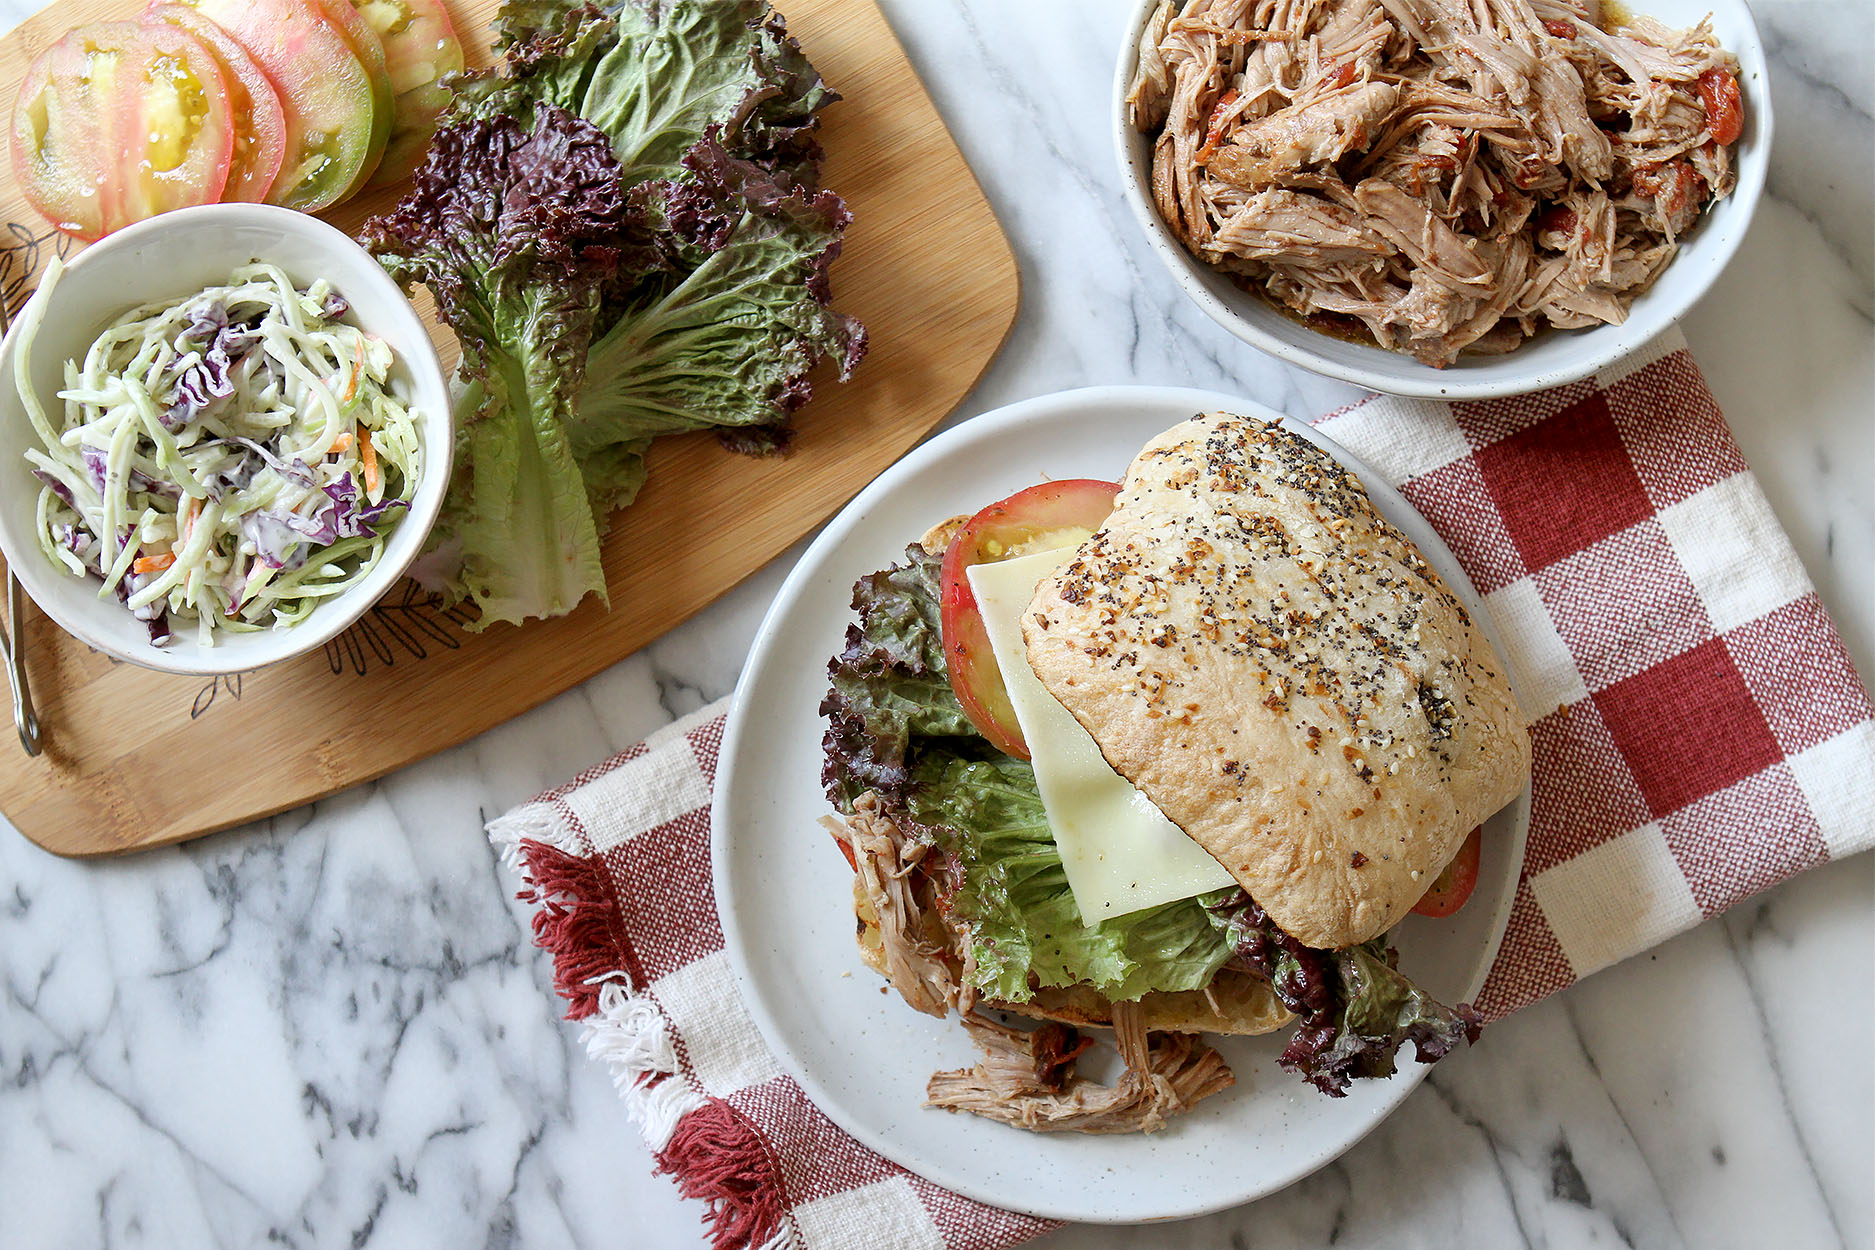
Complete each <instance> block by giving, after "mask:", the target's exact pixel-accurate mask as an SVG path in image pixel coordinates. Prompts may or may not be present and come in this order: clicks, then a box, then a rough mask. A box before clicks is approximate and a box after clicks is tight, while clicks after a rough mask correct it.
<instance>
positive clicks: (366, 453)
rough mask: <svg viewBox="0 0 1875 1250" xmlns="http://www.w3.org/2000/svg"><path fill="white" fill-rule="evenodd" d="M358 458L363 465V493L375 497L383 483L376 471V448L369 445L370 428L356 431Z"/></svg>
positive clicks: (380, 475)
mask: <svg viewBox="0 0 1875 1250" xmlns="http://www.w3.org/2000/svg"><path fill="white" fill-rule="evenodd" d="M358 459H359V462H360V463H361V464H363V465H364V470H365V493H366V494H367V495H370V496H371V497H372V498H373V499H375V498H377V494H378V491H379V489H380V488H381V487H382V486H383V485H384V478H383V475H382V474H380V473H379V472H378V449H377V448H376V447H374V446H372V445H371V431H370V430H365V429H361V430H359V431H358Z"/></svg>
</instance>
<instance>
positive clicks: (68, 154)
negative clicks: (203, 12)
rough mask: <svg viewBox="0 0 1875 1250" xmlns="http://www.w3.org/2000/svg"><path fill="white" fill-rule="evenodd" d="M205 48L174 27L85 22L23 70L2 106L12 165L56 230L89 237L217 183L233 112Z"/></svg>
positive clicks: (193, 199) (207, 195) (214, 193)
mask: <svg viewBox="0 0 1875 1250" xmlns="http://www.w3.org/2000/svg"><path fill="white" fill-rule="evenodd" d="M227 96H228V91H227V82H226V80H225V78H224V77H223V75H222V71H221V66H220V64H219V63H218V62H217V61H216V60H215V58H214V55H213V54H212V53H210V52H209V50H208V49H207V48H205V47H204V46H202V44H201V43H200V42H199V41H198V40H196V39H193V38H191V37H190V36H189V35H187V34H185V33H184V32H182V31H180V30H177V29H174V28H173V27H167V26H165V27H159V28H148V27H144V26H140V25H138V24H137V23H135V22H94V23H92V24H90V25H87V26H80V27H77V28H76V29H74V30H72V31H71V32H69V33H68V34H67V35H66V36H65V37H64V38H63V39H61V40H59V41H58V42H57V43H55V44H53V45H52V47H51V48H49V49H47V50H46V52H45V54H44V55H42V56H41V57H40V58H39V59H38V60H37V61H35V62H34V63H33V65H32V67H31V68H30V69H29V70H28V71H27V75H26V79H25V81H24V82H23V83H22V84H21V86H20V94H19V98H18V100H17V102H16V103H15V105H14V108H13V172H14V176H15V177H16V178H17V180H18V181H19V184H20V188H21V190H22V191H23V192H24V194H25V196H26V199H27V200H28V202H30V203H31V204H32V206H33V207H34V208H36V209H38V210H39V211H40V212H41V213H43V214H44V215H45V217H46V218H47V220H49V221H51V222H52V224H53V225H55V226H56V227H58V228H59V229H60V230H63V231H65V232H66V233H67V234H71V235H75V236H77V237H78V238H81V239H95V238H98V237H99V236H100V235H105V234H109V233H110V232H111V231H113V230H116V229H118V228H120V227H122V226H127V225H129V224H130V223H131V222H133V221H142V220H143V219H144V218H146V217H154V216H156V214H158V213H161V212H167V211H168V210H170V209H172V208H187V207H189V206H191V205H195V204H210V203H213V202H214V201H216V200H217V199H219V198H220V197H221V194H222V191H223V190H224V189H225V188H226V187H227V185H228V168H229V164H230V161H231V159H232V156H233V152H234V122H233V119H232V118H231V116H230V115H229V110H228V99H227Z"/></svg>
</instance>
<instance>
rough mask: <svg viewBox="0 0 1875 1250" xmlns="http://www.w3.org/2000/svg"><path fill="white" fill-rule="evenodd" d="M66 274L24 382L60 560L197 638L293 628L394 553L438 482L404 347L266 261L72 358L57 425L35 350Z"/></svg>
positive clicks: (33, 314) (40, 305)
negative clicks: (391, 545)
mask: <svg viewBox="0 0 1875 1250" xmlns="http://www.w3.org/2000/svg"><path fill="white" fill-rule="evenodd" d="M60 272H61V266H60V264H59V262H58V261H56V260H55V261H54V262H53V263H52V265H51V266H49V267H48V269H47V271H46V274H45V277H44V279H43V280H42V282H41V283H40V286H39V290H38V291H37V292H36V293H35V295H34V297H33V300H32V302H31V304H30V305H29V306H28V308H27V309H26V310H25V313H24V315H23V320H22V324H21V327H20V334H21V341H20V350H19V351H18V352H16V353H15V355H14V361H15V378H14V381H15V384H16V386H17V389H18V391H19V395H20V399H21V403H22V404H23V406H24V407H25V410H26V413H27V416H28V418H29V419H30V420H31V421H32V424H33V428H34V430H35V432H36V433H37V434H38V437H39V440H40V443H41V446H40V447H38V448H32V449H29V450H28V451H27V452H26V458H27V460H28V461H29V462H30V463H31V465H32V467H33V473H34V476H35V477H37V478H38V479H39V480H40V482H41V484H42V485H41V489H40V493H39V500H38V526H37V529H38V535H39V543H40V547H41V549H42V550H43V551H44V552H45V554H46V556H47V558H48V559H51V560H53V561H55V562H56V563H58V564H60V565H62V566H63V567H64V568H66V569H67V570H68V571H69V572H71V573H72V574H74V575H77V576H97V577H100V578H101V579H102V581H103V586H102V587H101V589H100V591H99V595H100V597H103V596H107V595H113V594H114V595H116V596H117V597H118V598H119V599H120V600H122V601H123V602H124V604H125V606H126V607H127V608H128V609H129V610H130V611H131V612H132V613H134V614H135V615H136V616H137V617H138V618H139V619H141V620H143V621H145V622H146V623H147V624H148V625H149V627H150V636H151V642H152V643H153V644H154V645H158V646H160V645H163V644H164V643H166V642H167V641H168V640H169V636H170V634H171V631H172V622H174V623H179V624H188V625H193V627H194V629H195V634H196V638H197V640H198V641H199V642H201V643H202V644H204V645H208V644H211V643H212V642H213V641H214V634H215V632H216V631H217V630H233V631H248V630H256V629H269V628H283V627H286V626H290V625H293V624H295V623H297V622H298V621H300V620H303V619H304V618H305V617H306V615H307V614H308V613H310V612H311V611H312V610H313V609H314V608H315V607H317V606H318V604H319V603H320V601H322V600H324V599H327V598H330V597H332V596H334V595H338V594H341V593H343V592H344V591H345V590H346V589H347V588H348V587H350V586H351V585H352V584H353V583H355V582H356V581H357V580H358V579H359V578H361V577H363V576H364V575H365V574H366V573H368V572H369V571H370V570H371V569H372V568H373V567H374V566H375V565H376V564H377V562H378V560H379V559H380V558H382V556H383V553H384V546H385V543H386V542H387V541H388V538H389V536H390V534H391V533H392V532H393V531H394V529H395V527H396V525H397V523H398V521H399V520H400V519H401V517H402V514H403V511H404V509H405V508H407V506H408V504H409V502H410V499H411V496H412V494H413V493H414V490H415V486H416V482H417V480H418V477H419V476H420V474H421V471H422V464H421V454H422V453H421V449H420V446H419V442H418V436H417V429H416V425H415V422H414V421H413V419H412V417H411V414H410V412H409V411H408V410H407V409H406V408H405V406H404V405H403V403H401V402H400V401H399V400H398V399H397V398H396V397H395V396H394V395H393V394H391V392H390V389H389V371H390V368H391V364H392V353H391V349H390V346H389V345H388V344H387V343H385V342H384V341H383V340H382V339H379V338H377V337H375V336H373V335H370V334H367V333H365V332H364V331H362V330H360V329H358V328H357V327H356V326H352V325H348V324H346V323H345V322H343V321H342V320H340V318H341V317H342V316H343V315H344V313H345V311H346V309H347V305H346V303H345V301H344V299H343V298H342V297H340V296H339V295H338V294H337V293H336V292H335V291H333V289H332V287H331V285H330V284H329V283H327V282H326V281H325V280H324V279H318V280H315V281H314V282H313V283H311V284H310V285H309V286H308V287H307V288H306V289H305V290H300V289H298V288H297V287H296V286H295V284H294V283H293V282H292V280H291V279H289V278H288V277H287V275H286V274H285V273H283V272H282V271H281V270H280V269H278V268H277V267H275V266H273V265H268V264H250V265H245V266H242V267H241V268H239V269H236V270H235V271H234V273H233V274H232V276H231V278H230V281H229V283H228V284H227V285H225V286H218V287H211V288H209V289H207V290H204V291H201V292H198V293H196V294H194V295H191V296H188V297H186V298H184V299H180V300H172V301H164V302H159V303H153V304H147V305H144V306H142V307H139V308H135V309H132V310H131V311H130V312H128V313H125V314H124V315H123V316H122V317H120V318H119V319H118V320H117V321H116V322H114V323H113V324H112V325H111V326H110V327H109V328H107V329H106V330H105V331H104V332H103V333H102V334H100V335H99V337H98V338H97V340H96V341H95V342H94V343H93V344H92V346H91V348H90V350H89V351H88V352H87V353H86V355H85V359H84V361H83V363H82V364H80V363H79V362H77V361H73V360H68V361H66V362H65V366H64V388H63V389H62V390H60V391H59V393H58V394H59V398H60V399H61V400H62V401H63V402H64V408H63V411H62V413H61V414H59V416H58V418H57V419H55V418H54V417H53V416H52V415H51V414H49V413H48V412H47V411H46V409H45V407H44V405H42V404H41V403H40V402H39V398H38V395H37V393H36V392H35V391H34V389H33V388H32V386H31V384H30V377H29V364H28V362H29V361H30V359H31V355H32V340H33V336H34V333H35V331H36V330H37V328H38V324H39V321H40V319H41V316H42V315H43V310H44V306H45V302H46V300H48V299H49V298H50V296H51V292H52V290H53V288H54V287H55V286H56V285H57V282H58V278H59V274H60Z"/></svg>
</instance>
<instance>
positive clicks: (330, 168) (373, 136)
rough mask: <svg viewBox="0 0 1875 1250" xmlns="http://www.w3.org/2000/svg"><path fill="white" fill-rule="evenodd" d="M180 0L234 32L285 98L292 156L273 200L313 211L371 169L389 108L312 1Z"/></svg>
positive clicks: (283, 105) (326, 205)
mask: <svg viewBox="0 0 1875 1250" xmlns="http://www.w3.org/2000/svg"><path fill="white" fill-rule="evenodd" d="M181 3H184V4H187V5H188V6H189V7H190V8H192V9H194V10H195V11H196V12H198V13H200V14H201V15H202V16H203V17H206V18H207V19H208V20H209V21H211V22H214V23H215V24H216V25H217V26H219V27H221V28H222V29H223V30H225V31H227V32H228V33H229V34H230V35H232V36H234V39H235V41H236V42H237V43H239V44H240V45H241V46H242V47H243V48H246V49H247V51H248V55H249V56H252V57H253V58H254V60H255V61H256V62H258V63H259V65H260V67H261V69H262V70H264V71H265V72H266V74H267V80H268V81H269V82H271V83H272V84H273V88H274V91H275V92H276V93H278V95H279V97H280V105H281V108H282V109H283V110H284V113H285V117H286V160H285V163H284V164H283V165H282V166H281V169H280V174H279V176H278V177H277V178H275V179H274V184H273V187H272V189H271V190H269V191H268V193H267V202H268V203H269V204H283V205H285V206H286V207H288V208H297V209H300V210H302V211H304V212H309V213H310V212H315V211H317V210H318V209H322V208H329V207H331V206H332V205H334V204H336V203H338V202H339V201H340V200H341V199H343V198H344V197H345V196H346V194H348V193H349V192H350V190H351V188H352V187H353V186H354V185H356V184H362V183H363V181H364V179H365V178H366V177H368V176H370V173H371V170H372V168H373V164H372V163H373V162H375V161H376V160H377V157H378V153H379V152H380V151H382V148H383V135H385V134H388V132H389V122H388V120H385V119H384V118H383V114H384V112H385V110H384V108H383V107H382V106H381V105H380V103H379V99H378V95H377V93H376V90H375V88H374V87H373V84H372V80H371V75H370V73H369V72H368V71H367V70H366V68H365V64H364V62H363V61H362V60H360V59H359V57H358V54H357V53H356V52H353V51H352V48H351V45H350V44H349V43H347V42H346V40H345V37H344V36H343V35H341V34H340V33H339V31H338V30H337V29H336V28H335V27H334V26H333V25H332V23H330V22H328V21H326V19H325V18H324V17H323V16H322V15H321V13H320V11H319V10H318V8H316V7H315V6H314V5H313V4H312V2H311V0H181ZM380 127H381V128H382V131H381V132H380Z"/></svg>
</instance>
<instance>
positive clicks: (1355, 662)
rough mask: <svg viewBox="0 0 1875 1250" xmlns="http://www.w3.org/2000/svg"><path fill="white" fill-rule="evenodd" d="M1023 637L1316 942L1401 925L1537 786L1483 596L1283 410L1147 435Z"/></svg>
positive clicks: (1039, 593) (1147, 775) (1222, 852)
mask: <svg viewBox="0 0 1875 1250" xmlns="http://www.w3.org/2000/svg"><path fill="white" fill-rule="evenodd" d="M1023 636H1024V639H1025V640H1026V642H1027V644H1028V654H1029V661H1030V663H1031V665H1032V667H1033V668H1034V669H1035V673H1036V676H1037V677H1039V678H1040V679H1041V681H1042V684H1043V685H1044V686H1046V687H1047V688H1048V690H1049V691H1050V692H1051V693H1052V694H1053V695H1054V696H1055V698H1057V699H1059V700H1060V701H1061V703H1062V704H1063V705H1064V706H1066V707H1067V708H1068V710H1069V711H1070V712H1072V713H1073V714H1074V716H1075V717H1076V719H1078V720H1079V721H1080V722H1081V723H1082V724H1083V725H1084V726H1086V727H1087V729H1088V731H1089V732H1090V733H1091V734H1092V735H1093V737H1094V740H1095V741H1096V742H1097V743H1099V744H1100V748H1101V751H1102V752H1103V753H1104V754H1105V755H1106V757H1107V761H1108V762H1109V763H1110V764H1112V765H1113V767H1114V768H1115V769H1116V770H1117V771H1118V772H1119V773H1120V774H1121V775H1123V776H1125V777H1126V778H1127V779H1128V780H1130V781H1132V782H1133V784H1135V785H1136V786H1138V787H1139V788H1140V789H1141V790H1142V791H1144V792H1145V794H1146V795H1147V797H1149V798H1150V799H1151V800H1152V801H1153V802H1154V803H1155V804H1156V805H1157V806H1158V807H1159V809H1160V810H1161V811H1163V812H1164V813H1165V814H1166V816H1168V817H1169V818H1170V819H1171V820H1172V821H1173V822H1174V823H1175V824H1177V825H1178V826H1179V827H1180V828H1182V829H1184V830H1185V831H1186V832H1187V833H1188V834H1190V835H1191V836H1192V838H1194V839H1195V840H1196V841H1197V842H1198V843H1199V844H1200V845H1202V846H1203V847H1204V848H1205V849H1206V850H1208V851H1209V852H1210V853H1211V854H1212V855H1214V856H1216V857H1217V858H1218V860H1219V861H1220V862H1222V863H1223V864H1224V866H1225V867H1226V868H1228V869H1229V870H1230V872H1231V874H1232V875H1233V876H1235V877H1236V878H1237V880H1238V881H1239V882H1240V883H1241V884H1242V885H1243V886H1244V888H1245V889H1246V890H1248V891H1249V893H1250V896H1251V897H1252V898H1254V899H1255V900H1256V901H1257V902H1258V903H1259V904H1260V905H1261V906H1262V907H1263V909H1264V910H1265V911H1266V912H1268V913H1269V915H1270V918H1271V919H1272V920H1274V921H1275V922H1276V923H1277V924H1278V925H1280V926H1281V927H1282V928H1283V929H1284V930H1285V931H1286V932H1288V933H1289V934H1291V935H1292V936H1294V937H1295V938H1297V939H1298V940H1300V941H1302V942H1303V943H1305V944H1307V945H1309V946H1314V947H1319V948H1322V949H1333V948H1337V947H1342V946H1349V945H1353V944H1355V943H1357V942H1362V941H1365V940H1367V939H1369V938H1372V937H1375V936H1377V935H1378V934H1381V933H1383V932H1385V931H1386V930H1387V929H1389V928H1391V927H1392V926H1393V925H1394V924H1395V923H1396V922H1397V921H1398V920H1399V919H1400V918H1401V917H1402V916H1404V915H1405V914H1406V912H1407V911H1408V910H1410V909H1411V908H1412V906H1413V904H1414V903H1416V902H1418V901H1419V899H1420V897H1421V896H1422V895H1423V894H1424V893H1425V891H1426V888H1427V887H1428V886H1429V885H1431V884H1432V880H1433V878H1434V877H1435V876H1437V875H1438V873H1439V871H1440V869H1442V868H1443V867H1444V866H1445V864H1446V863H1447V862H1448V861H1449V860H1450V859H1451V858H1452V856H1453V855H1454V854H1455V853H1456V852H1457V850H1458V847H1459V845H1460V843H1462V842H1463V841H1464V839H1465V836H1466V834H1468V833H1469V832H1470V831H1471V829H1472V828H1473V827H1474V826H1476V825H1478V824H1479V823H1480V822H1482V821H1483V820H1484V819H1485V818H1486V817H1487V816H1489V815H1490V814H1491V813H1493V812H1495V811H1496V810H1498V809H1499V808H1500V807H1502V806H1504V805H1505V804H1506V803H1508V802H1510V801H1511V800H1512V799H1513V798H1515V797H1516V796H1517V795H1518V794H1519V793H1521V792H1522V790H1523V788H1524V786H1525V785H1526V784H1527V782H1528V779H1529V774H1530V739H1529V734H1528V732H1527V731H1526V729H1525V727H1524V722H1523V718H1522V715H1521V714H1520V712H1519V711H1518V709H1517V705H1516V702H1515V700H1514V699H1513V698H1512V696H1511V691H1510V685H1509V682H1508V681H1507V680H1506V678H1505V675H1504V671H1503V668H1502V666H1501V665H1500V663H1499V661H1498V659H1497V656H1496V655H1495V654H1494V652H1493V651H1492V649H1491V645H1490V643H1489V642H1488V641H1487V640H1486V639H1485V637H1484V635H1483V634H1482V633H1481V632H1480V631H1479V629H1478V627H1477V624H1476V623H1475V622H1474V621H1473V620H1472V619H1471V616H1470V614H1469V613H1468V612H1467V611H1466V610H1465V607H1464V605H1463V604H1461V603H1460V602H1459V601H1458V599H1457V598H1456V597H1455V596H1454V595H1453V594H1452V592H1451V590H1450V588H1448V587H1447V586H1446V584H1445V583H1444V581H1443V580H1442V579H1441V578H1440V577H1439V575H1438V573H1437V572H1435V571H1434V570H1433V569H1432V568H1431V566H1429V565H1428V564H1427V563H1426V562H1425V560H1424V559H1423V558H1422V557H1421V556H1420V554H1419V552H1418V550H1417V549H1416V548H1415V547H1414V546H1413V544H1412V543H1411V542H1409V541H1408V540H1407V539H1406V537H1405V536H1404V535H1402V534H1401V533H1399V531H1397V530H1395V529H1394V528H1393V527H1392V526H1391V525H1389V524H1388V523H1387V522H1386V521H1385V520H1384V519H1383V518H1382V517H1381V516H1380V514H1379V513H1378V512H1377V511H1376V510H1375V508H1374V506H1373V503H1372V502H1371V501H1370V500H1369V499H1368V497H1367V492H1366V489H1365V488H1364V487H1363V486H1362V485H1361V483H1360V481H1359V480H1358V479H1356V478H1355V477H1354V475H1353V474H1351V473H1349V472H1348V471H1347V470H1346V469H1345V468H1343V467H1342V466H1341V465H1340V464H1339V463H1337V462H1336V461H1335V460H1334V459H1333V458H1332V457H1330V456H1328V455H1327V454H1326V453H1324V452H1323V451H1321V449H1320V448H1318V447H1316V446H1315V445H1314V444H1313V443H1310V442H1308V441H1307V440H1306V439H1303V438H1301V437H1299V436H1298V435H1295V434H1293V433H1291V432H1289V431H1287V430H1285V429H1283V428H1282V427H1281V426H1279V425H1274V424H1266V423H1264V422H1261V421H1256V420H1253V419H1250V418H1247V417H1240V416H1235V415H1232V414H1229V413H1208V414H1205V415H1202V416H1199V417H1196V418H1194V419H1192V420H1190V421H1186V422H1183V423H1182V424H1180V425H1177V426H1174V427H1173V428H1171V429H1170V430H1167V431H1166V432H1165V433H1163V434H1161V435H1159V436H1158V437H1157V438H1155V439H1153V440H1152V442H1150V443H1148V444H1147V445H1146V447H1145V448H1144V450H1142V451H1141V452H1140V454H1139V455H1138V457H1137V458H1136V459H1135V460H1134V461H1133V464H1132V466H1131V468H1129V469H1128V471H1127V476H1126V481H1125V483H1124V487H1123V489H1122V490H1121V492H1120V496H1119V498H1118V500H1117V501H1116V504H1115V507H1114V511H1113V514H1112V515H1111V516H1110V517H1109V518H1108V519H1107V522H1106V524H1105V525H1104V526H1103V527H1102V528H1101V530H1100V531H1099V532H1097V533H1096V534H1094V536H1093V537H1092V538H1090V539H1088V540H1087V541H1086V542H1085V543H1083V544H1082V545H1081V547H1080V549H1079V550H1078V551H1077V552H1076V553H1075V556H1074V558H1073V559H1072V560H1070V561H1069V562H1068V564H1067V565H1065V566H1064V567H1063V568H1062V569H1061V571H1060V572H1058V573H1057V574H1055V575H1054V576H1053V577H1050V578H1048V579H1046V580H1045V581H1043V582H1042V584H1041V585H1040V586H1039V587H1037V589H1036V594H1035V598H1034V599H1033V600H1032V601H1031V603H1030V605H1029V610H1028V611H1027V612H1026V613H1024V615H1023Z"/></svg>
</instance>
